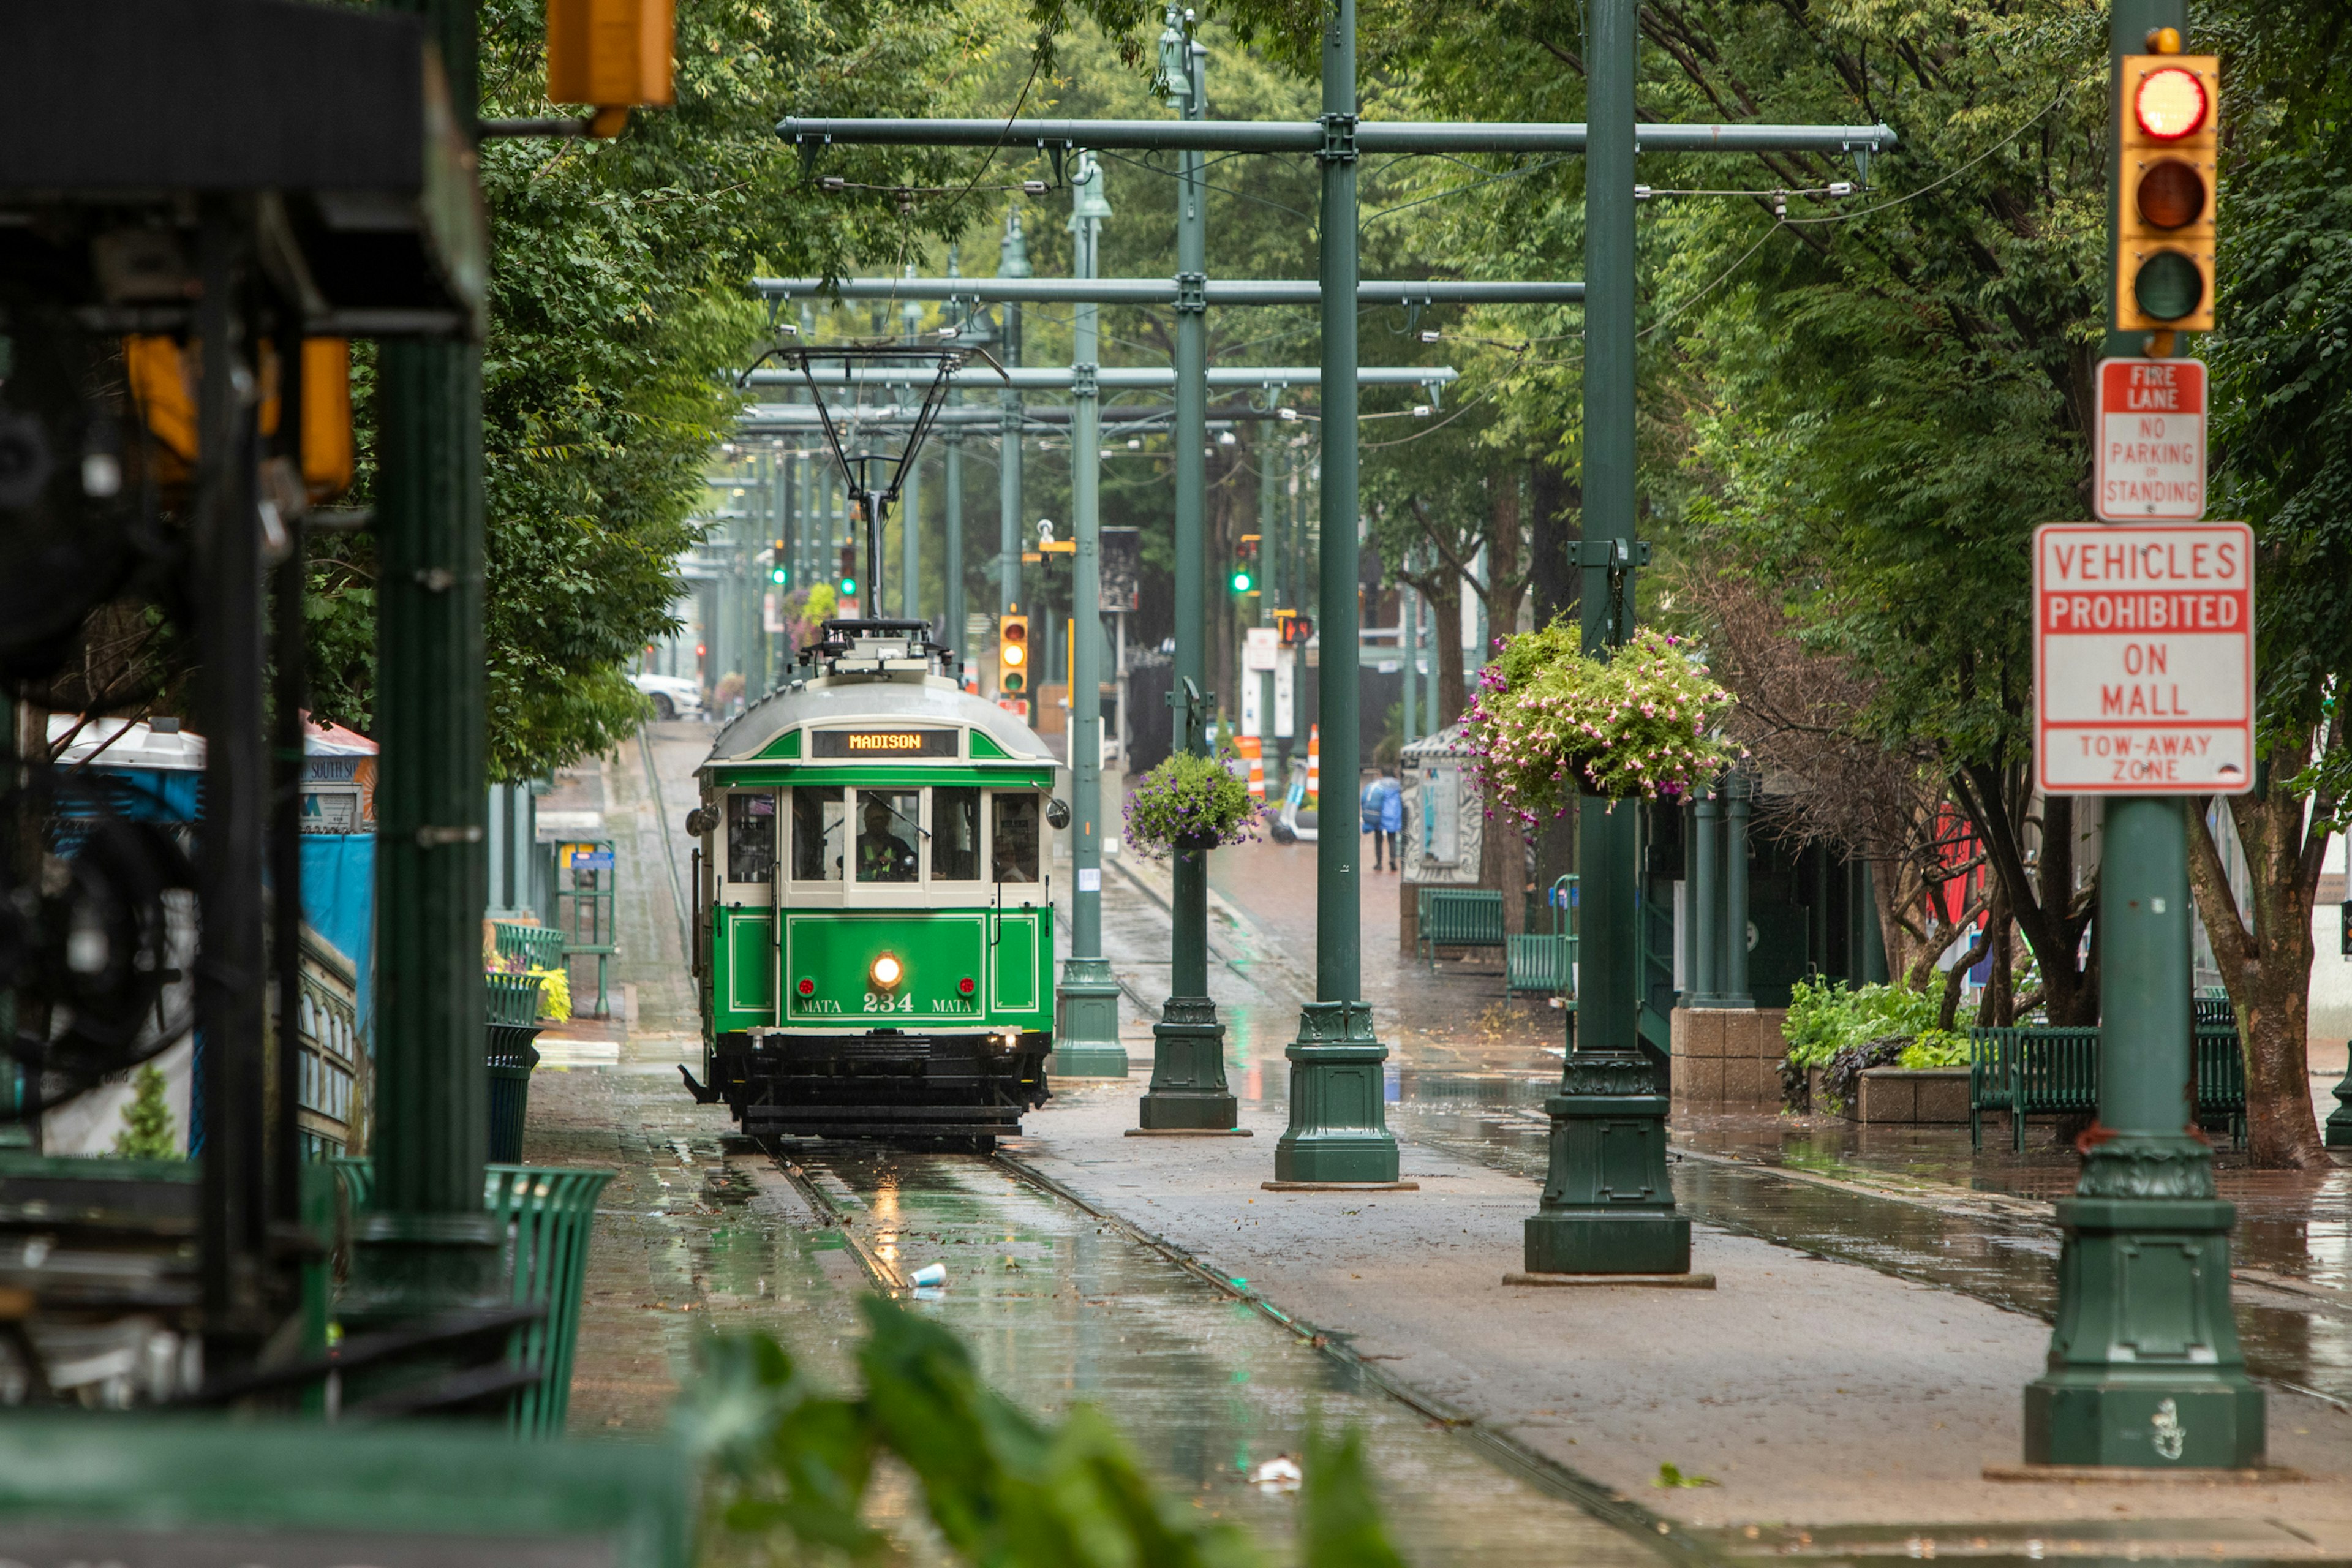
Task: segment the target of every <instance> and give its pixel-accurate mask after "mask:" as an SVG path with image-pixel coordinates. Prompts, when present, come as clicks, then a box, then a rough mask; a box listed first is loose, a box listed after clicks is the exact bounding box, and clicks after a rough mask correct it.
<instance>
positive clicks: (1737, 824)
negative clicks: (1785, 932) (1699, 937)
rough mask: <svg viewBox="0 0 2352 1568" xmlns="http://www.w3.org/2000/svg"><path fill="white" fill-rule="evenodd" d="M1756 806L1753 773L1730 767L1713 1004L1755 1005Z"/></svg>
mask: <svg viewBox="0 0 2352 1568" xmlns="http://www.w3.org/2000/svg"><path fill="white" fill-rule="evenodd" d="M1755 805H1756V775H1755V774H1753V773H1747V772H1744V771H1742V770H1740V769H1738V768H1734V769H1733V770H1732V771H1731V772H1730V773H1727V774H1726V775H1725V778H1724V792H1723V882H1722V889H1721V893H1720V895H1719V899H1718V903H1717V911H1718V919H1719V931H1720V934H1719V935H1718V936H1717V938H1716V950H1715V951H1716V976H1715V978H1716V988H1717V999H1716V1004H1715V1005H1717V1006H1718V1007H1753V1006H1755V1005H1756V998H1755V997H1753V996H1751V995H1749V994H1748V817H1749V816H1750V815H1751V814H1752V813H1753V812H1754V810H1755Z"/></svg>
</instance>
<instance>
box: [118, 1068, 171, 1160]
mask: <svg viewBox="0 0 2352 1568" xmlns="http://www.w3.org/2000/svg"><path fill="white" fill-rule="evenodd" d="M114 1152H116V1153H117V1154H119V1155H121V1157H122V1158H124V1159H126V1160H177V1159H179V1158H181V1155H182V1151H181V1148H180V1134H179V1132H178V1131H177V1129H175V1128H174V1127H173V1125H172V1108H171V1107H170V1106H168V1105H166V1104H165V1103H164V1102H163V1073H162V1072H160V1071H159V1070H157V1068H156V1067H155V1064H154V1063H152V1062H149V1063H148V1064H147V1065H146V1066H144V1067H142V1068H140V1069H139V1072H138V1074H137V1076H136V1077H134V1078H132V1079H131V1103H130V1104H129V1105H126V1106H124V1107H123V1108H122V1131H120V1132H118V1133H116V1134H115V1135H114Z"/></svg>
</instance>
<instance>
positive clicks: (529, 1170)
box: [331, 1157, 613, 1437]
mask: <svg viewBox="0 0 2352 1568" xmlns="http://www.w3.org/2000/svg"><path fill="white" fill-rule="evenodd" d="M331 1163H332V1165H333V1166H334V1170H335V1175H336V1178H337V1180H338V1181H339V1182H340V1183H341V1187H342V1193H343V1222H342V1225H341V1227H340V1228H339V1235H338V1242H339V1245H340V1246H341V1247H343V1248H345V1249H346V1256H348V1247H349V1245H350V1237H351V1236H352V1231H353V1228H354V1227H353V1225H352V1221H353V1220H354V1219H355V1218H356V1217H357V1215H359V1214H360V1213H361V1212H362V1211H363V1210H364V1209H365V1208H366V1207H367V1206H368V1204H369V1201H370V1199H372V1198H373V1195H374V1193H375V1164H374V1163H373V1161H370V1160H367V1159H363V1158H348V1157H345V1158H338V1159H336V1160H334V1161H332V1162H331ZM612 1179H613V1173H612V1172H610V1171H563V1170H551V1169H546V1168H541V1167H536V1166H529V1165H510V1164H496V1165H490V1166H488V1167H486V1168H485V1169H484V1171H483V1172H482V1204H483V1206H484V1207H485V1208H487V1209H488V1210H489V1211H490V1213H492V1214H493V1215H498V1216H499V1219H500V1220H501V1221H502V1222H503V1223H504V1226H505V1229H506V1243H505V1254H506V1258H507V1263H508V1270H509V1275H508V1277H509V1281H510V1283H511V1286H512V1289H513V1292H514V1294H513V1300H515V1302H516V1303H517V1304H518V1305H521V1306H533V1307H539V1308H542V1309H544V1315H543V1316H541V1318H540V1320H539V1321H537V1322H535V1323H530V1324H527V1325H526V1326H524V1327H522V1328H520V1329H518V1330H516V1331H515V1335H514V1339H513V1341H512V1342H510V1343H509V1345H508V1347H507V1358H508V1360H509V1361H510V1362H513V1363H515V1364H517V1365H522V1366H536V1367H538V1368H539V1380H538V1381H537V1382H536V1383H533V1384H530V1385H529V1386H527V1387H525V1388H523V1389H522V1390H521V1391H520V1393H518V1394H516V1395H515V1400H514V1404H513V1405H512V1406H510V1408H509V1420H510V1421H511V1422H512V1424H513V1426H514V1429H515V1431H516V1432H518V1433H520V1435H522V1436H528V1437H552V1436H560V1435H562V1431H563V1419H564V1416H565V1415H566V1413H567V1412H568V1411H569V1410H570V1409H571V1405H572V1357H573V1354H574V1353H575V1352H576V1351H577V1349H578V1347H579V1342H580V1302H581V1295H582V1292H583V1289H585V1287H586V1284H587V1279H588V1242H589V1237H590V1236H591V1234H592V1233H593V1230H594V1227H595V1224H596V1199H597V1197H598V1196H599V1195H600V1194H602V1193H603V1192H604V1184H605V1183H607V1182H609V1181H611V1180H612Z"/></svg>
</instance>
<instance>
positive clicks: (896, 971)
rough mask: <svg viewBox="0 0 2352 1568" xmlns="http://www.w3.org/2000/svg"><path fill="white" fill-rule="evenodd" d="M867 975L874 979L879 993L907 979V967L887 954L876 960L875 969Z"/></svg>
mask: <svg viewBox="0 0 2352 1568" xmlns="http://www.w3.org/2000/svg"><path fill="white" fill-rule="evenodd" d="M866 973H867V974H869V975H871V976H872V977H873V980H874V987H875V989H876V990H877V991H887V990H889V989H890V988H891V987H893V986H895V985H897V984H898V982H899V981H901V980H904V979H905V978H906V977H907V971H906V967H905V966H904V965H903V964H901V963H899V962H898V960H897V959H896V958H893V957H892V956H891V955H890V954H888V953H887V952H886V953H884V954H883V955H882V956H881V957H879V958H877V959H876V960H875V961H874V967H873V968H871V969H869V970H867V971H866Z"/></svg>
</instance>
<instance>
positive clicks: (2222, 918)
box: [2189, 721, 2338, 1170]
mask: <svg viewBox="0 0 2352 1568" xmlns="http://www.w3.org/2000/svg"><path fill="white" fill-rule="evenodd" d="M2337 743H2338V728H2337V726H2336V723H2335V722H2334V721H2331V722H2330V724H2329V727H2328V735H2327V739H2326V745H2327V747H2328V748H2329V749H2331V750H2332V749H2333V748H2334V747H2335V746H2336V744H2337ZM2310 759H2311V752H2310V748H2309V747H2308V746H2307V745H2306V746H2275V747H2273V749H2272V751H2271V753H2270V755H2269V757H2268V758H2267V759H2266V762H2267V763H2268V769H2267V771H2268V773H2269V776H2270V777H2271V778H2272V779H2274V780H2284V779H2290V778H2293V777H2294V776H2295V775H2296V774H2297V773H2300V772H2302V771H2303V768H2304V767H2305V764H2306V763H2308V762H2309V761H2310ZM2205 805H2206V802H2205V801H2203V800H2200V801H2199V803H2198V807H2199V809H2197V810H2196V812H2195V815H2194V819H2193V820H2192V821H2191V822H2190V823H2189V886H2190V888H2191V889H2192V890H2193V891H2194V893H2195V895H2196V899H2197V912H2198V913H2199V915H2200V916H2201V917H2203V919H2204V921H2205V934H2206V938H2207V940H2208V941H2209V942H2211V943H2212V947H2213V956H2214V961H2215V962H2216V963H2218V964H2220V966H2221V982H2222V984H2224V985H2225V986H2227V987H2228V989H2229V993H2230V1003H2231V1009H2232V1011H2234V1012H2235V1013H2236V1014H2237V1017H2238V1038H2239V1043H2240V1048H2241V1049H2242V1050H2243V1051H2244V1053H2245V1061H2246V1125H2247V1133H2248V1142H2249V1144H2250V1148H2249V1158H2250V1160H2251V1163H2252V1164H2253V1165H2254V1166H2255V1167H2256V1168H2258V1169H2263V1170H2306V1169H2325V1168H2326V1166H2327V1165H2328V1163H2329V1161H2328V1157H2327V1154H2326V1145H2325V1144H2324V1143H2323V1142H2322V1141H2321V1138H2320V1132H2319V1121H2318V1118H2317V1116H2316V1115H2315V1112H2314V1111H2313V1110H2312V1104H2311V1080H2310V1077H2309V1074H2310V1070H2311V1062H2310V1041H2309V1037H2308V1029H2309V1026H2310V1014H2309V1007H2310V999H2309V992H2310V986H2311V960H2312V941H2311V909H2312V903H2313V900H2315V898H2316V896H2317V893H2318V888H2319V868H2320V865H2321V863H2322V861H2323V859H2324V858H2325V857H2326V850H2327V840H2328V837H2329V832H2328V829H2327V828H2326V826H2325V824H2326V822H2328V821H2329V820H2330V819H2331V818H2332V817H2333V816H2334V813H2335V810H2336V801H2335V799H2334V797H2333V795H2332V794H2331V793H2329V792H2327V791H2325V790H2323V791H2322V792H2320V794H2319V795H2317V796H2315V798H2314V799H2313V800H2312V801H2311V802H2310V806H2311V810H2310V816H2311V819H2312V821H2313V823H2314V824H2315V826H2312V827H2310V828H2308V829H2306V828H2305V826H2304V821H2305V802H2304V801H2303V800H2302V799H2301V798H2300V797H2298V796H2296V795H2294V794H2293V793H2292V792H2291V791H2289V790H2287V789H2285V788H2284V787H2281V786H2278V785H2275V784H2274V785H2273V786H2271V787H2269V788H2267V789H2265V790H2263V791H2262V792H2260V793H2258V794H2255V795H2234V796H2231V799H2230V820H2231V826H2234V827H2235V828H2236V829H2237V833H2238V842H2239V844H2240V845H2241V846H2242V847H2243V848H2244V850H2245V853H2246V869H2247V873H2248V879H2249V880H2250V882H2251V883H2252V897H2253V918H2252V923H2251V924H2249V922H2248V921H2247V919H2246V917H2245V915H2244V913H2243V912H2242V910H2240V909H2239V907H2238V901H2237V899H2236V896H2235V895H2234V894H2233V893H2232V892H2231V888H2230V882H2229V877H2228V874H2227V872H2226V871H2225V870H2224V869H2223V868H2222V865H2221V850H2220V847H2219V846H2217V845H2216V844H2215V843H2214V840H2213V831H2212V827H2211V826H2210V824H2209V823H2208V822H2207V821H2206V816H2205V811H2204V809H2203V807H2204V806H2205Z"/></svg>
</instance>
